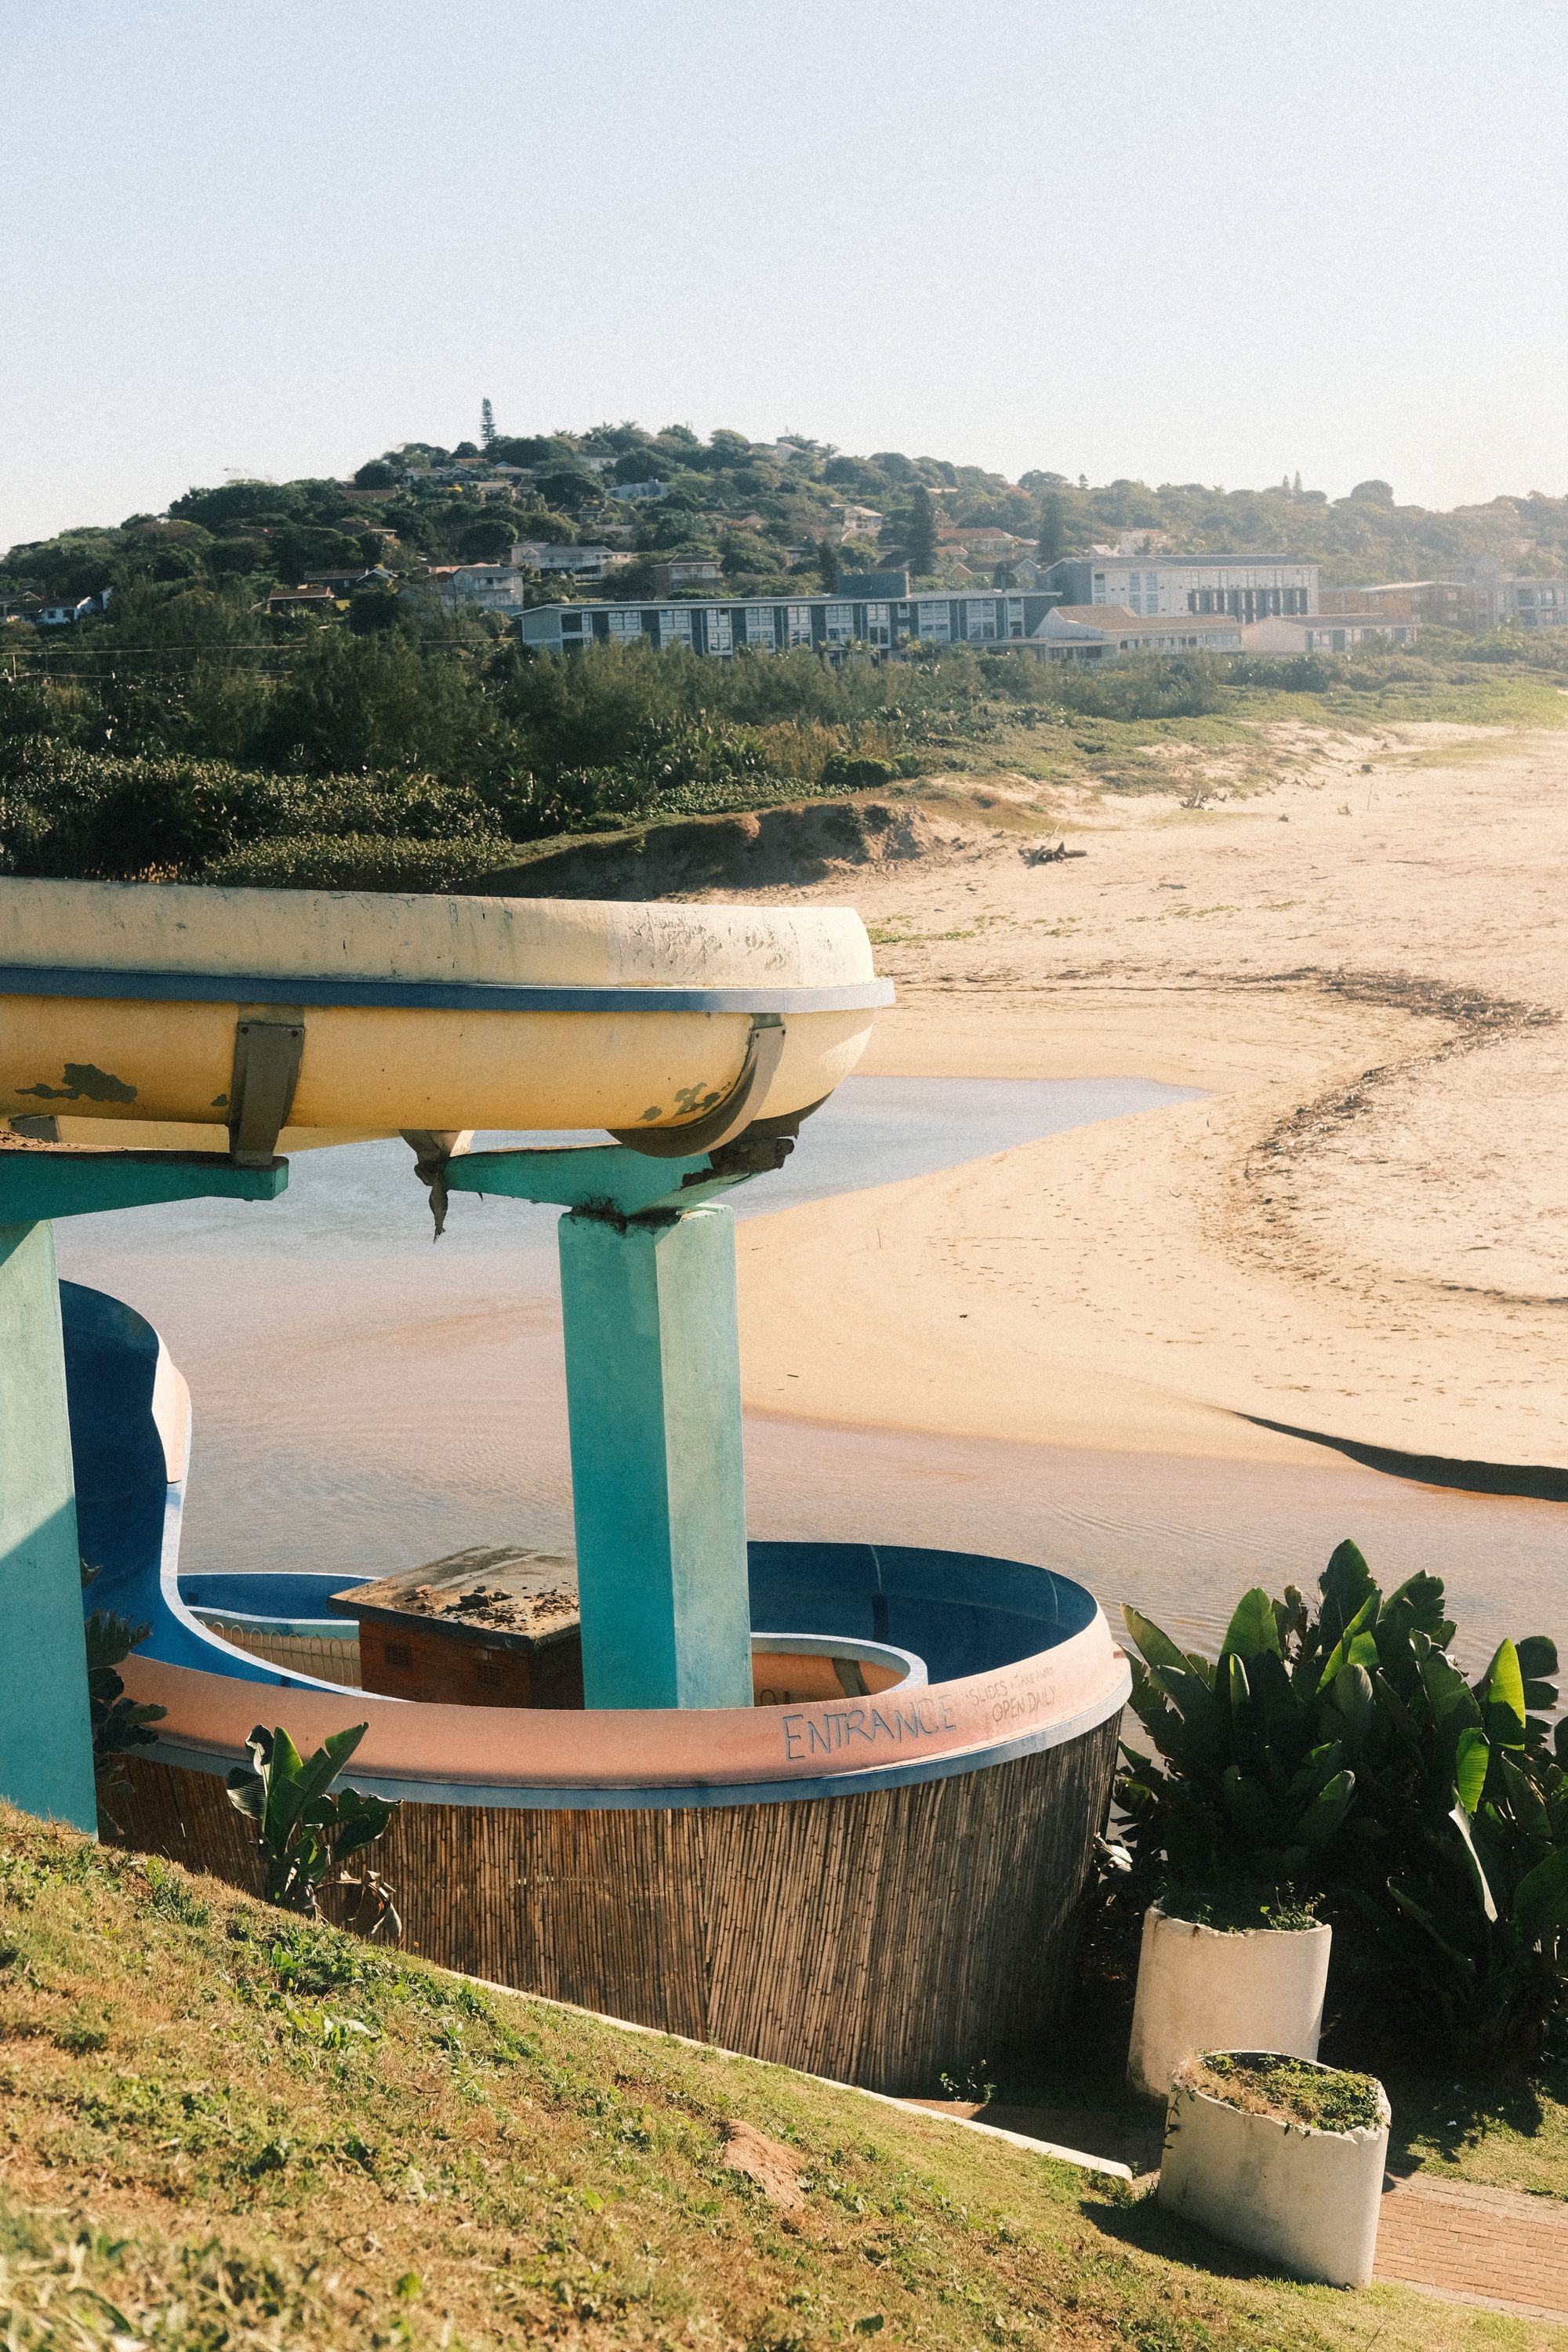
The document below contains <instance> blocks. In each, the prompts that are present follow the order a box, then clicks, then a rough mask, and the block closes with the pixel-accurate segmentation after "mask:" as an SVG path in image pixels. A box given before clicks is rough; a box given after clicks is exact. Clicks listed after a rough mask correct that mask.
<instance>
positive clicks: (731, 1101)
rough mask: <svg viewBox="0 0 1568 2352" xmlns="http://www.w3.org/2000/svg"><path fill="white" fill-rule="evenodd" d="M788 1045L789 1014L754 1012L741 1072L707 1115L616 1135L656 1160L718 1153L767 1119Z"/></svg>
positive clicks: (621, 1130) (614, 1131)
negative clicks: (755, 1122)
mask: <svg viewBox="0 0 1568 2352" xmlns="http://www.w3.org/2000/svg"><path fill="white" fill-rule="evenodd" d="M783 1055H784V1015H783V1013H752V1033H751V1035H750V1036H749V1037H748V1038H747V1040H746V1058H745V1060H744V1061H743V1062H742V1065H741V1074H740V1076H739V1077H738V1078H737V1079H736V1080H735V1083H734V1085H733V1086H732V1087H731V1089H730V1091H729V1093H728V1094H727V1095H725V1096H724V1097H723V1098H722V1099H721V1101H719V1102H717V1103H715V1104H714V1106H713V1108H711V1109H710V1111H708V1112H706V1113H705V1114H704V1116H703V1117H702V1118H696V1119H690V1120H689V1121H688V1122H687V1124H686V1125H685V1126H684V1127H613V1128H612V1129H610V1133H611V1134H612V1135H613V1136H614V1137H615V1139H616V1142H617V1143H624V1144H625V1145H626V1149H627V1150H628V1151H641V1152H644V1153H646V1154H647V1158H648V1159H650V1160H689V1159H690V1157H691V1155H692V1153H693V1152H695V1151H717V1150H719V1149H720V1147H721V1145H722V1144H726V1143H732V1142H733V1141H734V1139H735V1138H736V1137H737V1136H738V1135H741V1134H743V1133H744V1131H745V1129H747V1128H748V1127H750V1126H751V1125H752V1121H753V1120H755V1119H758V1118H761V1117H762V1115H763V1111H764V1110H765V1109H766V1108H767V1099H768V1089H769V1087H771V1086H772V1085H773V1079H774V1077H775V1076H776V1075H777V1071H778V1066H779V1062H780V1060H781V1058H782V1057H783Z"/></svg>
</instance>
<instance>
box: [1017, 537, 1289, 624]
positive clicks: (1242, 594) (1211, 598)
mask: <svg viewBox="0 0 1568 2352" xmlns="http://www.w3.org/2000/svg"><path fill="white" fill-rule="evenodd" d="M1045 581H1046V585H1047V587H1048V588H1054V589H1056V591H1057V593H1058V595H1059V596H1060V597H1061V600H1062V603H1063V604H1121V605H1123V606H1124V607H1125V608H1126V610H1127V611H1128V612H1130V613H1132V614H1136V615H1137V616H1138V618H1139V619H1141V620H1146V619H1151V618H1153V617H1155V616H1163V615H1165V614H1178V613H1195V614H1209V613H1213V614H1220V613H1224V614H1229V615H1230V616H1231V618H1232V619H1234V620H1237V621H1243V622H1247V621H1266V620H1268V619H1270V618H1273V617H1276V616H1278V615H1279V614H1301V613H1315V612H1316V611H1317V609H1318V566H1317V565H1316V564H1315V563H1298V562H1295V561H1294V560H1293V559H1292V558H1291V557H1289V556H1285V555H1166V554H1164V553H1163V552H1162V553H1159V554H1155V555H1145V556H1135V555H1134V556H1121V555H1079V556H1068V557H1065V558H1064V559H1063V561H1062V562H1059V563H1053V564H1052V565H1051V567H1050V569H1049V570H1048V571H1047V573H1046V575H1045Z"/></svg>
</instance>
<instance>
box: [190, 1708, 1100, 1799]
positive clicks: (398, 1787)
mask: <svg viewBox="0 0 1568 2352" xmlns="http://www.w3.org/2000/svg"><path fill="white" fill-rule="evenodd" d="M1131 1689H1132V1677H1131V1674H1130V1673H1129V1674H1126V1675H1122V1676H1121V1677H1120V1678H1119V1680H1118V1682H1117V1685H1116V1689H1115V1692H1114V1694H1113V1695H1112V1696H1110V1697H1109V1698H1107V1699H1104V1700H1102V1701H1100V1703H1099V1704H1098V1705H1096V1706H1091V1707H1085V1708H1084V1709H1083V1710H1082V1711H1081V1712H1080V1713H1079V1714H1078V1715H1071V1716H1067V1717H1063V1718H1062V1719H1061V1720H1060V1721H1058V1722H1055V1723H1047V1724H1042V1725H1041V1727H1040V1728H1039V1730H1037V1731H1029V1732H1024V1733H1021V1734H1020V1735H1019V1736H1018V1737H1017V1738H1015V1739H1006V1740H998V1742H997V1743H996V1745H995V1747H994V1748H964V1749H963V1750H962V1751H961V1752H959V1753H958V1754H956V1755H946V1756H928V1757H926V1758H925V1759H923V1760H922V1761H921V1762H920V1763H911V1764H882V1765H879V1766H878V1767H877V1768H876V1769H874V1770H873V1771H869V1772H835V1773H829V1774H825V1775H824V1776H822V1777H821V1778H820V1779H816V1780H726V1781H710V1782H706V1783H697V1782H686V1783H684V1784H676V1783H669V1782H667V1783H665V1784H664V1785H662V1786H661V1785H659V1784H658V1782H657V1781H655V1782H649V1783H647V1784H646V1785H642V1786H638V1787H637V1788H619V1789H609V1788H549V1789H545V1788H525V1787H522V1786H521V1785H519V1784H516V1783H512V1784H510V1785H508V1784H505V1783H501V1782H498V1781H484V1780H393V1779H392V1778H390V1777H389V1776H387V1775H386V1774H384V1773H376V1772H363V1771H360V1770H359V1769H355V1771H354V1775H353V1780H354V1786H355V1788H356V1789H363V1790H365V1792H366V1793H367V1794H368V1795H370V1796H373V1797H389V1798H395V1799H401V1800H403V1801H405V1802H406V1803H408V1804H411V1805H468V1806H472V1807H474V1808H475V1809H477V1810H479V1811H489V1812H513V1813H520V1812H547V1813H563V1812H570V1813H577V1812H592V1813H603V1812H619V1813H663V1812H677V1811H691V1810H693V1809H696V1808H706V1809H712V1808H714V1807H717V1806H729V1805H776V1804H799V1803H804V1802H805V1801H806V1800H807V1799H808V1798H812V1797H862V1796H866V1795H868V1794H869V1793H871V1792H872V1791H874V1790H879V1789H910V1788H914V1787H915V1786H916V1785H917V1784H919V1783H921V1782H922V1781H926V1780H954V1779H956V1777H957V1776H958V1775H959V1774H960V1773H963V1772H985V1771H989V1770H990V1769H991V1767H992V1765H994V1764H1012V1763H1016V1761H1017V1759H1019V1758H1020V1757H1022V1756H1036V1755H1038V1754H1039V1752H1040V1751H1041V1750H1042V1749H1043V1748H1065V1747H1066V1746H1067V1744H1068V1741H1069V1740H1072V1739H1081V1738H1083V1736H1084V1735H1085V1733H1086V1732H1090V1731H1094V1730H1096V1729H1098V1727H1100V1724H1102V1723H1105V1722H1107V1721H1109V1719H1110V1717H1111V1716H1113V1715H1119V1714H1120V1713H1121V1709H1122V1707H1123V1706H1126V1704H1127V1700H1128V1697H1129V1696H1130V1695H1131ZM160 1745H161V1748H162V1750H163V1761H164V1762H165V1763H168V1764H172V1765H175V1766H177V1767H179V1768H181V1769H184V1770H185V1771H187V1772H213V1773H216V1772H226V1771H227V1770H228V1769H229V1766H230V1764H231V1762H232V1761H233V1759H232V1758H230V1757H227V1756H215V1755H212V1754H211V1753H210V1752H208V1751H205V1750H203V1749H201V1748H187V1747H185V1746H184V1745H183V1744H176V1743H175V1742H174V1741H173V1740H170V1739H167V1738H164V1739H163V1740H162V1741H161V1743H160Z"/></svg>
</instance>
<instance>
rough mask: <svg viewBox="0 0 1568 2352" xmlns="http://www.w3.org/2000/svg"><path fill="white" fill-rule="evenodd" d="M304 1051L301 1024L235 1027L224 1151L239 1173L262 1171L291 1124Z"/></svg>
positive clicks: (243, 1023) (244, 1022)
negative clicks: (284, 1131)
mask: <svg viewBox="0 0 1568 2352" xmlns="http://www.w3.org/2000/svg"><path fill="white" fill-rule="evenodd" d="M304 1051H305V1024H304V1022H303V1021H302V1020H301V1021H259V1020H252V1019H249V1018H247V1019H245V1020H242V1021H238V1022H237V1023H236V1024H235V1031H234V1076H233V1077H232V1078H231V1079H230V1080H229V1088H228V1149H229V1157H230V1159H231V1160H233V1161H234V1164H235V1166H236V1167H237V1168H265V1167H266V1166H267V1164H268V1161H269V1160H271V1159H272V1157H273V1155H274V1154H275V1152H276V1151H277V1150H278V1138H279V1135H280V1134H281V1133H282V1131H283V1129H285V1128H286V1127H287V1126H288V1124H289V1111H290V1109H291V1108H292V1107H293V1102H294V1088H295V1087H296V1086H297V1085H298V1083H299V1078H300V1061H301V1059H302V1057H303V1055H304Z"/></svg>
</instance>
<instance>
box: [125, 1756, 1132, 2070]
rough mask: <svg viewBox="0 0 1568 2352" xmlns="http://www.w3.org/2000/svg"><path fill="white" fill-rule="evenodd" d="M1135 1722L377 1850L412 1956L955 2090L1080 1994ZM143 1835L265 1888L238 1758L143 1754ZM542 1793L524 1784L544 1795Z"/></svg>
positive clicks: (756, 2047)
mask: <svg viewBox="0 0 1568 2352" xmlns="http://www.w3.org/2000/svg"><path fill="white" fill-rule="evenodd" d="M1116 1734H1117V1723H1116V1719H1115V1718H1114V1717H1112V1718H1111V1720H1110V1721H1109V1722H1107V1723H1103V1724H1101V1725H1100V1726H1099V1727H1098V1728H1096V1729H1095V1730H1093V1731H1090V1732H1088V1733H1086V1734H1084V1735H1083V1736H1082V1737H1081V1738H1078V1739H1076V1740H1072V1741H1069V1742H1068V1743H1067V1744H1065V1745H1064V1746H1061V1747H1058V1748H1046V1749H1043V1750H1041V1751H1039V1752H1037V1753H1036V1754H1034V1755H1031V1756H1026V1757H1023V1758H1019V1759H1015V1760H1014V1761H1013V1762H1010V1763H1005V1764H996V1765H992V1766H989V1767H984V1766H983V1767H980V1768H979V1769H973V1770H970V1771H967V1772H963V1773H958V1774H955V1775H953V1776H952V1777H950V1778H948V1779H945V1780H929V1781H924V1782H921V1783H919V1784H917V1785H915V1786H913V1787H909V1788H901V1789H889V1790H873V1791H870V1792H859V1793H855V1794H850V1795H847V1796H842V1797H809V1798H801V1799H799V1800H796V1801H791V1802H783V1803H781V1802H767V1803H759V1804H741V1805H703V1806H689V1807H680V1806H678V1807H664V1808H659V1807H654V1806H647V1807H633V1806H627V1807H623V1808H614V1809H605V1810H599V1809H594V1810H583V1811H562V1810H553V1809H551V1808H546V1807H531V1806H529V1805H527V1804H526V1803H519V1804H515V1805H508V1806H504V1807H502V1806H479V1805H473V1806H462V1805H450V1804H418V1803H413V1802H409V1803H405V1805H404V1806H403V1808H402V1810H401V1811H400V1812H399V1814H398V1815H397V1818H396V1820H395V1822H394V1823H393V1825H392V1828H391V1829H390V1830H389V1832H387V1835H386V1837H385V1839H384V1842H383V1843H382V1845H381V1846H380V1847H379V1848H378V1849H377V1852H376V1863H377V1866H378V1868H379V1869H380V1870H381V1872H382V1874H383V1875H384V1877H385V1878H386V1879H388V1880H389V1881H390V1883H391V1884H392V1885H394V1886H395V1888H396V1890H397V1898H398V1904H399V1908H400V1909H401V1911H402V1913H403V1916H404V1921H405V1932H404V1939H403V1940H404V1944H405V1948H407V1949H409V1950H411V1951H414V1952H417V1953H420V1954H422V1955H423V1956H424V1957H425V1958H428V1959H431V1960H437V1961H439V1962H441V1963H442V1964H443V1965H444V1966H446V1967H448V1968H456V1969H466V1970H468V1972H469V1973H471V1974H473V1975H475V1976H482V1977H489V1978H491V1979H495V1980H496V1981H498V1982H500V1983H501V1984H506V1985H511V1986H515V1987H517V1988H518V1989H519V1990H523V1991H530V1992H539V1993H545V1994H548V1995H550V1996H552V1998H554V1999H557V2000H568V2001H575V2002H578V2003H580V2004H581V2005H582V2006H583V2007H584V2008H587V2009H594V2010H601V2011H607V2012H608V2013H609V2014H611V2015H612V2016H616V2017H624V2018H628V2019H631V2020H634V2021H637V2023H639V2024H644V2025H651V2026H657V2027H660V2028H663V2029H665V2030H667V2031H669V2032H677V2033H684V2034H689V2035H691V2036H693V2037H694V2038H695V2039H697V2040H699V2041H704V2042H717V2043H719V2044H720V2045H721V2046H722V2047H724V2048H726V2049H730V2050H739V2051H743V2052H746V2053H749V2054H751V2055H752V2056H754V2057H758V2058H770V2059H775V2060H778V2061H780V2062H781V2063H784V2064H786V2065H790V2066H799V2067H805V2068H806V2069H807V2070H809V2071H810V2072H812V2073H814V2074H830V2075H834V2076H836V2077H837V2078H838V2079H840V2080H842V2081H847V2082H853V2083H860V2084H865V2085H866V2086H867V2087H868V2088H869V2089H873V2090H879V2091H890V2092H897V2093H906V2094H907V2093H921V2092H934V2091H935V2090H936V2089H937V2088H938V2085H939V2081H940V2077H941V2076H942V2074H944V2073H945V2074H950V2075H953V2076H957V2077H960V2078H964V2077H968V2076H971V2075H973V2074H975V2072H976V2071H977V2070H983V2069H984V2068H985V2067H987V2066H991V2065H998V2064H1002V2063H1007V2062H1015V2063H1016V2060H1017V2059H1018V2058H1019V2057H1020V2056H1023V2055H1025V2054H1026V2053H1027V2052H1028V2050H1029V2048H1030V2046H1031V2044H1034V2043H1037V2042H1038V2040H1039V2038H1040V2037H1041V2036H1043V2035H1045V2034H1047V2033H1048V2032H1050V2031H1051V2029H1052V2027H1053V2025H1054V2023H1055V2021H1056V2020H1057V2019H1058V2016H1059V2014H1060V2010H1061V2005H1062V2000H1063V1996H1064V1993H1065V1990H1066V1987H1067V1981H1068V1973H1069V1971H1070V1968H1071V1964H1072V1957H1073V1947H1074V1942H1075V1937H1076V1928H1077V1918H1078V1911H1079V1900H1080V1897H1081V1895H1082V1891H1083V1886H1084V1882H1085V1878H1086V1876H1087V1874H1088V1871H1089V1864H1090V1860H1091V1855H1092V1849H1093V1840H1094V1834H1095V1832H1096V1831H1097V1830H1098V1829H1099V1828H1100V1825H1101V1823H1102V1822H1103V1819H1104V1816H1105V1811H1106V1805H1107V1801H1108V1798H1109V1791H1110V1777H1111V1771H1112V1767H1113V1765H1114V1761H1115V1754H1116ZM129 1774H130V1780H131V1788H130V1790H129V1792H128V1793H126V1794H123V1795H122V1796H121V1797H120V1798H119V1799H118V1800H117V1801H116V1805H115V1811H116V1814H117V1816H118V1819H119V1835H120V1838H121V1842H123V1843H127V1844H129V1845H132V1846H134V1847H137V1848H140V1849H142V1850H143V1851H148V1852H155V1853H163V1854H166V1855H169V1856H171V1857H172V1858H173V1859H174V1860H175V1861H178V1862H182V1863H184V1864H186V1865H187V1866H188V1867H190V1868H192V1869H196V1870H207V1871H211V1872H214V1873H215V1874H216V1875H217V1876H218V1877H220V1878H223V1879H226V1880H227V1881H228V1882H229V1883H230V1884H231V1885H237V1886H240V1887H244V1888H247V1889H248V1890H249V1891H251V1892H255V1891H257V1889H258V1885H259V1874H258V1868H257V1862H256V1850H255V1847H254V1844H253V1843H252V1841H251V1832H250V1828H249V1824H248V1823H247V1822H244V1821H243V1820H242V1819H241V1817H240V1816H239V1815H238V1814H237V1813H236V1812H235V1811H234V1810H233V1808H232V1807H231V1806H230V1805H229V1803H228V1801H227V1797H226V1791H225V1789H224V1784H223V1781H222V1780H221V1779H219V1778H217V1777H216V1776H212V1775H209V1774H205V1773H200V1772H192V1771H187V1770H184V1769H176V1768H174V1767H172V1766H169V1765H164V1764H161V1763H159V1762H158V1761H156V1760H155V1759H153V1758H152V1757H132V1758H131V1759H129ZM522 1793H525V1792H520V1794H522Z"/></svg>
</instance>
